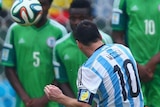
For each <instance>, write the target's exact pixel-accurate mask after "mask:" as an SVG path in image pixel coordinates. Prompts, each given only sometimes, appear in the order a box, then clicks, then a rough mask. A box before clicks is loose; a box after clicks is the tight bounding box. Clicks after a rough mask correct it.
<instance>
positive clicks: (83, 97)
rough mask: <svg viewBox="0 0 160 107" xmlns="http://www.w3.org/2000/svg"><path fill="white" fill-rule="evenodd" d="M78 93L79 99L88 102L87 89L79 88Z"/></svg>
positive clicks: (88, 94)
mask: <svg viewBox="0 0 160 107" xmlns="http://www.w3.org/2000/svg"><path fill="white" fill-rule="evenodd" d="M79 94H80V95H79V98H78V99H79V101H83V102H87V103H88V102H89V98H90V92H89V91H88V90H87V89H81V90H80V93H79Z"/></svg>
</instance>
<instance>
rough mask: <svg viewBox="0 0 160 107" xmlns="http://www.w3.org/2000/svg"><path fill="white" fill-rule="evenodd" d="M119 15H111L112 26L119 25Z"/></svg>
mask: <svg viewBox="0 0 160 107" xmlns="http://www.w3.org/2000/svg"><path fill="white" fill-rule="evenodd" d="M119 18H120V13H117V12H115V13H113V15H112V24H119Z"/></svg>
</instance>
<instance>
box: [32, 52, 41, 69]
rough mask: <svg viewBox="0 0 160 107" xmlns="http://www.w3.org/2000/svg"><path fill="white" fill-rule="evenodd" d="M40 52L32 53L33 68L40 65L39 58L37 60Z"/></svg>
mask: <svg viewBox="0 0 160 107" xmlns="http://www.w3.org/2000/svg"><path fill="white" fill-rule="evenodd" d="M39 55H40V52H33V59H34V62H33V66H35V67H38V66H39V64H40V58H39Z"/></svg>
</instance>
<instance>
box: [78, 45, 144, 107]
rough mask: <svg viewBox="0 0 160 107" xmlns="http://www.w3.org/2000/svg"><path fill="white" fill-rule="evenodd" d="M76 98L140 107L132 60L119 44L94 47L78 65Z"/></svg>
mask: <svg viewBox="0 0 160 107" xmlns="http://www.w3.org/2000/svg"><path fill="white" fill-rule="evenodd" d="M77 86H78V89H79V93H78V94H79V96H78V100H79V101H82V102H86V103H89V104H91V102H92V100H93V96H94V95H96V96H98V97H97V101H98V106H99V107H144V104H143V96H142V92H141V86H140V80H139V76H138V70H137V65H136V62H135V60H134V58H133V56H132V54H131V52H130V50H129V49H128V48H127V47H125V46H123V45H120V44H111V45H104V46H102V47H100V48H99V49H97V50H96V51H95V52H94V53H93V54H92V56H91V57H90V58H89V59H88V60H87V61H86V63H85V64H83V66H82V67H81V68H80V69H79V72H78V81H77Z"/></svg>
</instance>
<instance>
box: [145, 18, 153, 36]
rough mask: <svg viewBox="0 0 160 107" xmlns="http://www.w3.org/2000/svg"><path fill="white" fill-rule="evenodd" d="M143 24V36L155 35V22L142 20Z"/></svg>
mask: <svg viewBox="0 0 160 107" xmlns="http://www.w3.org/2000/svg"><path fill="white" fill-rule="evenodd" d="M144 23H145V34H146V35H154V34H155V22H154V20H148V19H146V20H144Z"/></svg>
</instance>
